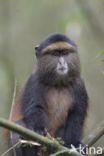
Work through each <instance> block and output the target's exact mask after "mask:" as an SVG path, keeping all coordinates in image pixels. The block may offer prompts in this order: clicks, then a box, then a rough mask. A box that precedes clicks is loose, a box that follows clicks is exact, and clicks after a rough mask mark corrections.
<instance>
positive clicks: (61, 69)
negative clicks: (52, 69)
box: [57, 67, 68, 75]
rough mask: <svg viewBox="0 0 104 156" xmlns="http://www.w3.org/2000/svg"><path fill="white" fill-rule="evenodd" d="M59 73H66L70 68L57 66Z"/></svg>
mask: <svg viewBox="0 0 104 156" xmlns="http://www.w3.org/2000/svg"><path fill="white" fill-rule="evenodd" d="M57 73H58V74H60V75H66V74H67V73H68V69H67V68H65V67H60V68H57Z"/></svg>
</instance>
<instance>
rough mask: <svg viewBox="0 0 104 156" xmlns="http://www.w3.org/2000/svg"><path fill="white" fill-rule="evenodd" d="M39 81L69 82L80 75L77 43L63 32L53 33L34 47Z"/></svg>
mask: <svg viewBox="0 0 104 156" xmlns="http://www.w3.org/2000/svg"><path fill="white" fill-rule="evenodd" d="M35 51H36V56H37V60H38V66H37V72H38V76H39V78H40V80H41V81H44V82H46V83H51V84H53V83H54V84H58V83H60V82H61V83H62V82H64V83H65V82H66V83H67V82H68V81H69V82H70V81H72V80H74V79H75V78H77V77H78V76H79V75H80V61H79V56H78V52H77V45H76V44H75V43H74V42H73V41H72V40H70V39H69V38H68V37H67V36H65V35H63V34H53V35H51V36H49V37H47V38H46V39H45V40H44V41H43V42H41V43H40V44H39V45H38V46H36V47H35Z"/></svg>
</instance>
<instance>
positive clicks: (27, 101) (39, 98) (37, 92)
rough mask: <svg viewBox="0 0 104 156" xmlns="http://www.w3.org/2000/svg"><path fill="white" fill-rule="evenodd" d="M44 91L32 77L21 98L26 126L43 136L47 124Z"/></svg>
mask: <svg viewBox="0 0 104 156" xmlns="http://www.w3.org/2000/svg"><path fill="white" fill-rule="evenodd" d="M44 91H45V87H44V86H43V85H42V84H40V83H39V82H38V81H37V79H36V77H35V75H32V76H31V77H30V78H29V80H28V82H27V84H26V87H25V89H24V94H23V97H22V112H23V114H24V122H25V123H26V126H27V127H28V128H30V129H32V130H34V131H36V132H38V133H40V134H43V135H45V133H46V131H45V129H46V128H47V124H48V117H47V113H46V104H45V100H44Z"/></svg>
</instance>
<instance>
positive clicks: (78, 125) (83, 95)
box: [64, 79, 88, 147]
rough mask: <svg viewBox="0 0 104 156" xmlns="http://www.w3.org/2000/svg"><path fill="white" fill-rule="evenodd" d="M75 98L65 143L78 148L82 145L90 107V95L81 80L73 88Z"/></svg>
mask: <svg viewBox="0 0 104 156" xmlns="http://www.w3.org/2000/svg"><path fill="white" fill-rule="evenodd" d="M73 97H74V108H73V110H72V112H69V116H68V120H67V123H66V131H65V135H64V141H65V144H66V146H70V145H71V144H73V145H74V146H75V147H78V146H79V144H80V143H81V134H82V130H83V126H84V121H85V118H86V115H87V107H88V95H87V92H86V89H85V86H84V83H83V81H82V80H81V79H80V80H78V82H77V83H76V84H74V86H73Z"/></svg>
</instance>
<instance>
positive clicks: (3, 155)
mask: <svg viewBox="0 0 104 156" xmlns="http://www.w3.org/2000/svg"><path fill="white" fill-rule="evenodd" d="M20 144H21V142H20V141H18V142H17V143H16V144H14V145H13V146H12V147H10V148H9V149H8V150H7V151H5V152H4V153H3V154H2V155H1V156H5V155H6V154H8V153H9V152H10V151H11V150H13V149H14V148H15V147H17V146H18V145H20Z"/></svg>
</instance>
